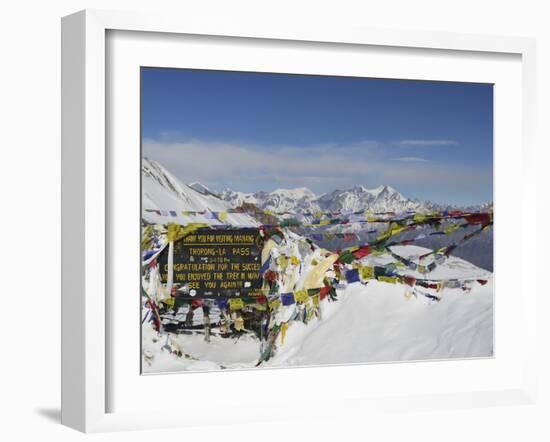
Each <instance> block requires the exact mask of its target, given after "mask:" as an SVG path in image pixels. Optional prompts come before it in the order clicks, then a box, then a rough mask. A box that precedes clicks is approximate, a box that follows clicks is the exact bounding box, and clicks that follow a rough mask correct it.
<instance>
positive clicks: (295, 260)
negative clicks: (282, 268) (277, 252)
mask: <svg viewBox="0 0 550 442" xmlns="http://www.w3.org/2000/svg"><path fill="white" fill-rule="evenodd" d="M290 262H291V263H292V265H293V266H297V265H299V264H300V260H299V259H298V258H297V257H296V256H291V257H290Z"/></svg>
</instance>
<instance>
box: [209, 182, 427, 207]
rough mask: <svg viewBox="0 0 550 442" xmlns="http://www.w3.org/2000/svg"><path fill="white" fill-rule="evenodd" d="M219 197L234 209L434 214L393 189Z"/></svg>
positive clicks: (227, 192)
mask: <svg viewBox="0 0 550 442" xmlns="http://www.w3.org/2000/svg"><path fill="white" fill-rule="evenodd" d="M218 195H219V197H220V198H221V199H223V200H225V201H227V202H229V203H230V204H231V205H232V206H234V207H238V206H239V205H241V204H242V203H243V202H245V203H250V204H254V205H256V206H258V207H260V208H261V209H263V210H270V211H273V212H296V213H303V212H320V211H330V212H336V211H347V210H349V211H359V210H372V211H374V212H403V211H406V210H414V211H428V210H433V205H432V204H428V203H423V202H420V201H416V200H411V199H408V198H406V197H405V196H403V195H402V194H401V193H399V192H398V191H397V190H395V189H393V188H392V187H390V186H378V187H376V188H374V189H368V188H366V187H364V186H356V187H353V188H352V189H346V190H340V189H337V190H334V191H332V192H329V193H325V194H323V195H320V196H319V195H316V194H315V193H313V192H312V191H311V190H309V189H307V188H304V187H301V188H297V189H277V190H274V191H273V192H256V193H243V192H236V191H233V190H231V189H225V190H224V191H223V192H220V193H219V194H218Z"/></svg>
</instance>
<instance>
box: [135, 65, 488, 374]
mask: <svg viewBox="0 0 550 442" xmlns="http://www.w3.org/2000/svg"><path fill="white" fill-rule="evenodd" d="M140 69H141V72H140V76H141V78H140V93H141V97H140V106H141V108H140V126H141V162H140V164H141V220H140V225H141V245H140V254H141V256H140V260H141V274H140V278H141V293H140V294H139V295H138V294H137V293H136V296H139V299H140V305H141V309H140V311H141V317H140V318H139V320H140V325H138V324H136V327H141V351H140V354H141V373H142V374H159V373H177V372H193V371H201V372H204V371H221V370H249V369H254V370H257V369H273V368H292V367H313V366H326V365H350V364H372V363H396V362H411V363H412V362H418V361H426V360H455V359H476V358H492V357H494V300H495V294H494V275H493V271H494V268H493V224H494V218H493V105H494V96H493V95H494V90H493V89H494V88H493V86H494V85H493V84H490V83H473V82H471V83H467V82H449V81H426V80H414V79H389V78H366V77H347V76H328V75H312V74H307V75H306V74H295V73H269V72H240V71H221V70H201V69H182V68H177V69H176V68H165V67H154V66H152V67H141V68H140ZM137 222H138V221H137V220H136V223H137ZM136 225H137V224H136ZM136 242H137V239H136ZM136 247H137V244H136ZM136 277H137V275H136ZM137 299H138V298H137V297H136V303H137V302H138V301H137ZM136 321H137V318H136Z"/></svg>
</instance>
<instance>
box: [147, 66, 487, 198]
mask: <svg viewBox="0 0 550 442" xmlns="http://www.w3.org/2000/svg"><path fill="white" fill-rule="evenodd" d="M492 128H493V87H492V85H488V84H471V83H470V84H469V83H450V82H427V81H411V80H382V79H367V78H347V77H327V76H305V75H286V74H283V75H281V74H263V73H244V72H222V71H201V70H184V69H162V68H143V69H142V141H143V143H142V144H143V154H144V155H145V156H147V157H149V158H151V159H154V160H157V161H159V162H160V163H161V164H163V165H164V166H165V167H166V168H167V169H168V170H170V171H172V172H173V173H174V174H175V175H176V176H178V177H179V178H180V179H181V180H182V181H184V182H191V181H197V180H198V181H201V182H202V183H204V184H206V185H208V186H210V187H211V188H213V189H215V190H221V189H223V188H225V187H230V188H232V189H234V190H241V191H245V192H253V191H258V190H266V191H270V190H274V189H276V188H281V187H283V188H291V187H308V188H310V189H311V190H313V191H314V192H316V193H323V192H327V191H331V190H334V189H336V188H339V189H344V188H350V187H353V186H355V185H364V186H367V187H375V186H378V185H380V184H387V185H391V186H392V187H395V188H396V189H397V190H399V191H400V192H401V193H403V194H404V195H405V196H407V197H411V198H419V199H428V200H432V201H437V202H447V203H456V204H470V203H479V202H484V201H490V200H492V193H493V186H492V182H493V168H492V162H493V159H492V158H493V149H492V144H493V129H492Z"/></svg>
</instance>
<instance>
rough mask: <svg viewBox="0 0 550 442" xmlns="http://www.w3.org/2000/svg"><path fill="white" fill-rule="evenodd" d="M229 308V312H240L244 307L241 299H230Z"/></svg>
mask: <svg viewBox="0 0 550 442" xmlns="http://www.w3.org/2000/svg"><path fill="white" fill-rule="evenodd" d="M229 307H230V308H231V310H240V309H242V308H243V307H244V302H243V300H242V299H241V298H230V299H229Z"/></svg>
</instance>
